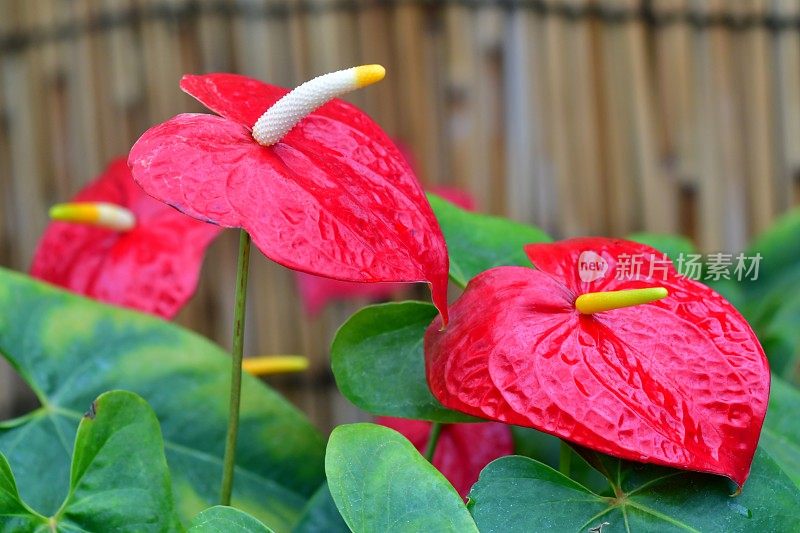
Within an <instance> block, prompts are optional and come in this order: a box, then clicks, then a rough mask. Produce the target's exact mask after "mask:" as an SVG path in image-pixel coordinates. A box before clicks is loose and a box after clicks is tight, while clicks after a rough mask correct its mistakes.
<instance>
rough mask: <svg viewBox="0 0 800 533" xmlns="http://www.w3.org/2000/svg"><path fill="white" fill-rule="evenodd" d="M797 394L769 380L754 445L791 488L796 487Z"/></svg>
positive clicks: (799, 463) (799, 444)
mask: <svg viewBox="0 0 800 533" xmlns="http://www.w3.org/2000/svg"><path fill="white" fill-rule="evenodd" d="M798 407H800V391H798V390H797V389H795V388H794V387H792V386H791V385H789V384H788V383H786V382H784V381H782V380H781V379H779V378H776V377H774V376H773V377H772V383H771V386H770V391H769V409H767V418H766V419H764V427H763V428H762V429H761V440H759V442H758V445H759V446H760V447H761V448H763V449H764V450H766V451H767V452H768V453H769V454H770V456H771V457H772V459H774V460H775V462H776V463H778V465H779V466H780V467H781V469H782V470H783V471H784V473H786V475H787V476H789V478H791V479H792V481H794V482H795V484H796V485H797V486H798V487H800V421H799V420H798V418H797V409H798Z"/></svg>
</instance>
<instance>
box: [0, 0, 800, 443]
mask: <svg viewBox="0 0 800 533" xmlns="http://www.w3.org/2000/svg"><path fill="white" fill-rule="evenodd" d="M360 63H382V64H384V65H385V66H386V67H387V70H388V73H389V75H388V77H387V79H386V80H385V81H384V82H382V83H381V84H379V85H377V86H375V87H372V88H370V89H369V90H365V91H362V92H360V93H357V94H354V95H353V96H352V100H353V101H354V102H355V103H357V104H358V105H361V106H363V108H364V109H366V110H367V111H368V112H369V113H370V114H371V115H372V116H373V117H374V118H375V119H376V120H377V121H378V122H379V123H380V124H381V125H382V126H383V127H384V128H385V129H386V130H387V131H388V132H389V133H390V134H392V135H393V136H394V137H395V138H397V139H398V140H399V141H401V142H402V143H403V144H404V145H405V146H407V147H408V148H409V149H410V151H411V152H412V153H413V154H414V158H415V160H416V165H417V168H418V171H419V176H420V178H421V180H422V181H423V182H424V183H425V184H426V185H428V186H432V185H451V186H456V187H460V188H462V189H465V190H467V191H469V192H470V193H472V194H473V195H474V196H475V197H476V199H477V201H478V205H479V206H480V208H481V210H484V211H489V212H492V213H497V214H502V215H506V216H510V217H513V218H515V219H518V220H521V221H526V222H531V223H535V224H538V225H540V226H542V227H543V228H545V229H546V230H548V231H549V232H551V233H552V234H553V235H555V236H559V237H563V236H574V235H580V234H607V235H615V236H621V235H625V234H626V233H628V232H631V231H634V230H649V231H658V232H679V233H684V234H687V235H689V236H691V237H692V238H694V239H695V241H696V242H697V243H698V245H699V246H700V248H701V249H703V250H706V251H715V250H726V251H731V252H735V251H738V250H739V249H741V248H742V246H743V244H744V243H745V242H746V240H747V239H748V238H750V237H751V236H752V235H753V234H754V233H757V232H758V231H760V230H762V229H764V228H765V227H766V226H767V225H769V224H770V222H771V221H772V220H773V219H774V218H775V216H776V215H778V214H780V213H781V212H783V211H785V210H787V209H788V208H790V207H791V206H792V205H794V204H797V203H798V198H800V186H799V185H798V183H799V179H798V176H799V175H800V3H799V2H797V1H796V0H727V1H723V0H651V1H645V0H642V1H636V0H596V1H592V0H549V1H545V0H538V1H536V0H527V1H526V0H516V1H515V0H504V1H501V0H495V1H492V0H483V1H481V0H460V1H459V0H449V1H412V0H395V1H366V0H365V1H355V0H350V1H341V0H305V1H299V0H295V1H291V0H289V1H287V0H227V1H225V0H205V1H203V0H91V1H90V0H0V264H1V265H3V266H8V267H11V268H15V269H18V270H25V269H27V267H28V265H29V262H30V259H31V257H32V254H33V250H34V247H35V245H36V242H37V239H38V237H39V235H40V234H41V233H42V231H43V230H44V228H45V226H46V224H47V219H46V212H47V208H48V206H49V205H51V204H52V203H55V202H57V201H63V200H65V199H67V198H69V197H70V196H71V195H73V194H74V193H75V192H76V191H77V190H78V189H79V188H80V187H81V185H82V184H84V183H86V182H87V181H88V180H90V179H91V178H92V177H93V176H95V175H96V174H97V173H98V172H99V171H100V170H101V169H102V168H103V166H104V165H105V163H106V162H107V161H108V160H109V159H111V158H112V157H114V156H116V155H119V154H124V153H126V152H127V150H128V149H129V147H130V146H131V144H132V142H133V141H134V140H135V139H136V138H137V137H138V136H139V135H140V134H141V132H143V131H144V130H145V129H146V128H147V127H149V126H150V125H152V124H154V123H156V122H159V121H162V120H164V119H167V118H169V117H170V116H172V115H174V114H176V113H179V112H185V111H199V110H201V108H200V106H199V105H197V104H196V103H194V102H193V101H192V100H191V99H190V98H189V97H187V96H185V95H183V94H182V93H181V92H180V91H179V90H178V86H177V82H178V80H179V78H180V76H181V75H182V74H183V73H190V72H193V73H198V72H211V71H231V72H239V73H243V74H247V75H251V76H254V77H257V78H260V79H263V80H266V81H269V82H272V83H276V84H280V85H286V86H294V85H296V84H297V83H299V82H301V81H303V80H305V79H307V78H310V77H312V76H314V75H316V74H320V73H323V72H327V71H331V70H336V69H339V68H342V67H346V66H351V65H355V64H360ZM235 248H236V234H235V232H229V234H226V235H225V236H224V237H223V238H222V239H220V240H219V241H218V242H217V243H216V244H214V245H213V247H212V248H211V250H210V253H209V256H208V260H207V262H206V264H205V267H204V272H203V277H202V281H201V285H200V289H199V291H198V294H197V296H196V298H195V299H194V301H193V302H192V303H191V304H190V305H189V306H188V308H187V309H186V310H185V311H184V312H183V313H182V314H181V316H180V318H179V321H180V322H181V323H183V324H185V325H188V326H190V327H192V328H193V329H195V330H197V331H199V332H200V333H202V334H204V335H207V336H208V337H210V338H212V339H214V340H216V341H217V342H219V343H220V344H222V345H223V346H228V344H229V339H230V335H231V323H232V319H231V316H230V314H231V309H232V293H233V285H234V283H233V281H234V269H235V262H236V261H235V256H236V251H235ZM252 269H253V270H252V278H251V279H252V285H251V298H250V309H249V317H248V320H249V322H248V330H247V335H248V337H247V345H246V346H247V348H246V349H247V352H248V353H250V354H256V353H303V354H307V355H308V356H310V357H311V358H312V360H313V365H312V369H311V371H310V372H308V373H306V374H304V375H301V376H295V377H291V378H289V377H287V378H281V379H272V380H271V382H272V383H273V384H276V385H277V386H278V387H279V388H280V389H281V390H283V391H284V392H285V393H286V394H287V395H288V396H289V397H290V399H291V400H292V401H294V402H295V403H297V404H298V405H299V406H300V407H301V408H303V409H304V410H305V411H307V412H308V413H309V414H310V416H311V417H312V419H313V420H315V421H316V422H317V423H318V424H319V425H320V426H321V427H323V428H325V427H329V426H330V425H331V424H334V423H337V422H340V421H342V420H344V419H351V418H353V417H358V416H361V415H359V414H358V413H356V412H355V411H354V409H353V408H351V407H348V406H347V402H346V401H345V400H343V399H341V398H340V397H338V396H337V395H336V394H335V393H334V392H333V388H332V381H331V377H330V373H329V371H328V363H327V347H328V343H329V340H330V338H331V336H332V334H333V332H334V331H335V328H336V327H337V326H338V325H339V324H340V323H341V322H342V321H343V320H344V319H345V318H346V317H347V316H348V315H349V314H350V313H351V312H352V311H353V310H355V309H356V308H357V307H358V306H359V303H358V302H355V303H353V302H350V303H342V304H336V305H334V306H331V307H329V308H328V309H327V310H326V311H325V312H324V313H323V314H322V315H321V316H319V317H317V318H313V319H308V318H306V317H304V316H303V313H302V310H301V308H300V305H299V302H298V299H297V297H296V291H295V285H294V282H293V277H292V274H291V273H290V272H288V271H287V270H285V269H283V268H281V267H278V266H277V265H275V264H272V263H270V262H269V261H266V260H264V259H263V258H262V257H260V256H254V257H253V261H252ZM361 303H363V302H361ZM19 390H21V388H20V385H19V384H18V383H17V384H16V385H14V377H13V376H12V375H11V373H10V372H8V371H6V372H4V373H3V372H0V407H2V408H1V409H0V410H2V409H5V411H9V410H14V409H17V410H18V409H20V408H21V405H22V404H21V403H20V402H21V401H22V402H24V400H19V398H20V397H22V398H24V396H20V394H19ZM15 399H16V401H15Z"/></svg>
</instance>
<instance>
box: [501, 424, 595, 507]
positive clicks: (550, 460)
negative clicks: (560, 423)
mask: <svg viewBox="0 0 800 533" xmlns="http://www.w3.org/2000/svg"><path fill="white" fill-rule="evenodd" d="M511 434H512V435H513V437H514V453H515V454H516V455H524V456H525V457H529V458H531V459H535V460H537V461H540V462H542V463H544V464H546V465H548V466H550V467H551V468H555V469H557V468H558V466H559V462H560V456H561V442H562V441H561V439H559V438H558V437H554V436H553V435H548V434H547V433H543V432H541V431H537V430H535V429H531V428H526V427H520V426H511ZM569 452H570V467H569V476H568V477H569V478H570V479H572V480H574V481H577V482H578V483H580V484H581V485H583V486H585V487H587V488H589V489H591V490H594V491H596V492H598V493H602V492H603V491H604V490H607V489H608V483H607V482H606V479H605V478H604V477H603V476H602V475H600V473H599V472H598V471H597V470H595V469H594V468H592V467H591V466H589V464H588V463H587V462H586V461H585V460H584V459H583V457H581V456H580V455H578V453H577V452H576V451H575V450H573V449H572V448H569Z"/></svg>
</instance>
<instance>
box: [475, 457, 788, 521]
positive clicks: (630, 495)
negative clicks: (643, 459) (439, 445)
mask: <svg viewBox="0 0 800 533" xmlns="http://www.w3.org/2000/svg"><path fill="white" fill-rule="evenodd" d="M598 466H599V467H600V468H602V469H603V470H604V471H605V474H606V475H607V477H608V478H609V479H610V480H611V481H610V482H609V484H610V486H611V487H612V488H613V490H614V493H613V494H614V495H613V496H601V495H598V494H596V493H594V492H592V491H591V490H589V489H588V488H586V487H584V486H583V485H581V484H579V483H577V482H575V481H572V480H571V479H569V478H567V477H565V476H563V475H561V474H560V473H558V472H556V471H555V470H553V469H552V468H550V467H549V466H546V465H544V464H542V463H540V462H538V461H534V460H532V459H528V458H527V457H519V456H509V457H503V458H500V459H497V460H496V461H494V462H492V463H490V464H489V465H488V466H487V467H486V468H485V469H484V470H483V472H481V476H480V479H479V480H478V482H477V483H476V484H475V486H474V487H473V488H472V491H471V492H470V496H469V497H470V503H469V508H470V511H471V512H472V515H473V517H474V518H475V522H476V523H477V524H478V528H479V529H480V531H481V532H482V533H492V532H502V533H515V532H526V533H527V532H530V531H545V530H547V531H576V532H585V531H592V530H594V531H598V530H597V529H594V528H598V527H600V526H602V531H603V533H616V532H626V533H636V532H650V531H694V532H704V533H705V532H725V533H734V532H752V531H795V530H796V528H797V524H798V523H800V491H798V489H797V487H796V486H795V485H794V484H793V483H792V482H791V480H790V479H789V478H788V477H786V475H785V474H784V473H783V472H782V471H781V469H780V468H779V467H778V465H777V464H776V463H775V462H774V461H773V460H772V459H771V458H770V457H769V455H767V453H766V452H764V451H761V450H759V451H758V452H757V453H756V457H755V460H754V461H753V466H752V470H751V473H750V477H749V479H748V481H747V483H745V486H744V490H743V491H742V493H741V495H739V496H736V497H732V496H731V493H732V492H733V489H734V488H735V486H734V485H733V484H732V483H731V482H730V481H729V480H727V479H726V478H723V477H719V476H712V475H708V474H700V473H696V472H688V471H684V470H675V469H669V468H661V467H654V466H650V465H643V464H639V463H629V462H624V461H619V460H616V459H613V458H610V457H605V458H604V459H603V460H602V461H599V462H598Z"/></svg>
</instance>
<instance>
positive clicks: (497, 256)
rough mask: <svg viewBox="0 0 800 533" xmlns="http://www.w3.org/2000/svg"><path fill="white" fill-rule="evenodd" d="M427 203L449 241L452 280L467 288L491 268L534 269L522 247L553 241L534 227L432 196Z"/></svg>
mask: <svg viewBox="0 0 800 533" xmlns="http://www.w3.org/2000/svg"><path fill="white" fill-rule="evenodd" d="M428 200H429V201H430V203H431V207H433V212H434V214H435V215H436V219H437V220H438V221H439V226H441V228H442V233H444V240H445V241H446V242H447V251H448V253H449V255H450V278H451V279H452V280H453V281H454V282H455V283H457V284H458V285H460V286H461V287H466V286H467V282H469V280H471V279H472V278H474V277H475V276H477V275H478V274H480V273H481V272H483V271H484V270H488V269H490V268H492V267H496V266H502V265H516V266H527V267H532V265H531V262H530V260H529V259H528V256H527V255H525V251H524V250H523V246H525V245H526V244H530V243H535V242H551V241H552V239H551V238H550V237H549V236H548V235H547V234H546V233H545V232H543V231H542V230H540V229H539V228H536V227H533V226H528V225H526V224H521V223H519V222H514V221H513V220H509V219H507V218H501V217H493V216H489V215H481V214H478V213H472V212H470V211H466V210H464V209H461V208H460V207H458V206H456V205H454V204H451V203H450V202H448V201H447V200H444V199H442V198H440V197H439V196H436V195H435V194H431V193H428Z"/></svg>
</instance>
